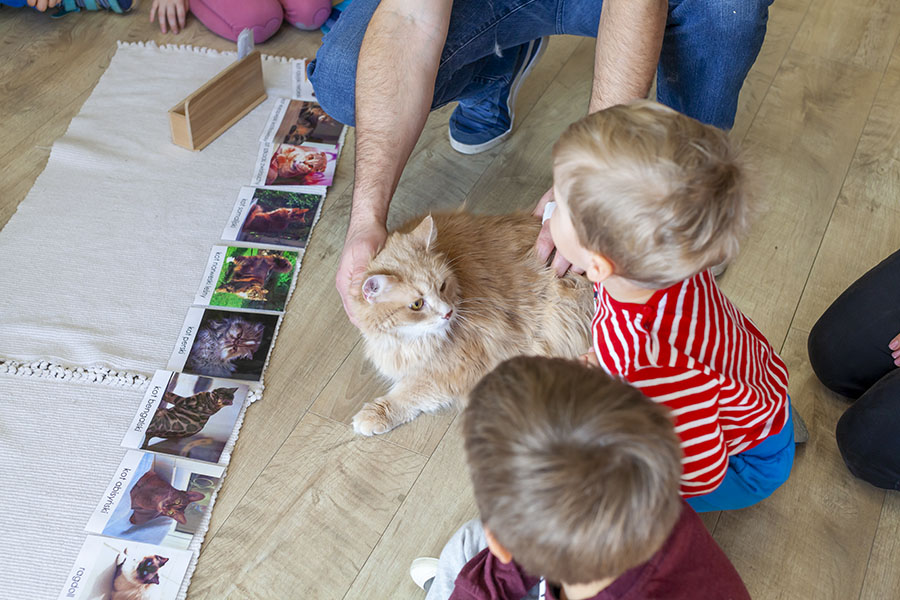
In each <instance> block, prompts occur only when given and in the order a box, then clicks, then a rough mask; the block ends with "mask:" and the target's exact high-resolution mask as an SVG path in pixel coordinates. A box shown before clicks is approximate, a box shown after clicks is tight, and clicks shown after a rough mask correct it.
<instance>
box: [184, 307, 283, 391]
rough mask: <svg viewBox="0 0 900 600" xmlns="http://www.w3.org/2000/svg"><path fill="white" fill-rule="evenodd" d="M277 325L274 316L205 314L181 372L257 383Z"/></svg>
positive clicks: (234, 313)
mask: <svg viewBox="0 0 900 600" xmlns="http://www.w3.org/2000/svg"><path fill="white" fill-rule="evenodd" d="M277 324H278V316H277V315H269V314H254V313H242V312H229V311H222V310H206V311H204V314H203V317H202V319H201V321H200V324H199V326H198V327H197V335H196V336H195V337H194V342H193V345H192V346H191V350H190V353H189V354H188V357H187V360H186V361H185V368H184V371H185V372H187V373H191V374H194V375H205V376H207V377H226V378H229V379H242V380H248V381H259V380H260V379H262V371H263V367H264V366H265V362H266V358H267V357H268V355H269V349H270V347H271V345H272V338H273V337H274V334H275V328H276V326H277Z"/></svg>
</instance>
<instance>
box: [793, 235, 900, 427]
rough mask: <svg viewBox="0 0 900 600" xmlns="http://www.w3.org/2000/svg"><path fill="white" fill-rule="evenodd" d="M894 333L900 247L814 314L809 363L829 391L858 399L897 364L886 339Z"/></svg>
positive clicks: (899, 315) (899, 329) (898, 327)
mask: <svg viewBox="0 0 900 600" xmlns="http://www.w3.org/2000/svg"><path fill="white" fill-rule="evenodd" d="M898 333H900V251H897V252H895V253H894V254H892V255H891V256H889V257H888V258H886V259H885V260H883V261H882V262H881V263H879V264H878V265H877V266H876V267H874V268H873V269H872V270H871V271H869V272H868V273H866V274H865V275H863V276H862V277H861V278H859V279H858V280H857V281H856V282H855V283H854V284H853V285H851V286H850V287H849V288H847V289H846V290H845V291H844V293H843V294H841V295H840V296H839V297H838V299H837V300H835V301H834V303H833V304H832V305H831V306H830V307H828V310H826V311H825V314H823V315H822V316H821V317H820V318H819V320H818V322H816V324H815V326H814V327H813V329H812V331H811V332H810V334H809V340H808V350H809V360H810V364H811V365H812V368H813V371H815V373H816V375H817V376H818V377H819V379H820V380H821V381H822V383H824V384H825V385H826V386H827V387H828V388H829V389H831V390H833V391H835V392H837V393H838V394H842V395H844V396H848V397H850V398H858V397H859V396H860V395H862V394H863V393H864V392H865V391H866V390H868V389H869V388H870V387H871V386H872V385H874V384H875V383H876V382H877V381H879V380H880V379H881V378H882V377H884V376H885V375H886V374H887V373H889V372H891V371H892V370H894V369H896V368H897V367H896V366H895V365H894V362H893V358H891V351H890V349H889V348H888V343H889V342H890V341H891V339H892V338H893V337H894V336H895V335H897V334H898ZM898 433H900V430H898Z"/></svg>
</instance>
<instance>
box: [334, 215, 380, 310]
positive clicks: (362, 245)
mask: <svg viewBox="0 0 900 600" xmlns="http://www.w3.org/2000/svg"><path fill="white" fill-rule="evenodd" d="M385 239H387V230H386V229H385V228H384V225H380V224H378V223H373V224H371V225H367V226H364V227H363V226H359V227H354V225H353V223H351V224H350V228H349V229H348V230H347V238H346V239H345V240H344V251H343V252H342V253H341V263H340V265H338V270H337V276H336V277H335V286H336V287H337V291H338V294H340V295H341V302H343V303H344V312H346V313H347V317H348V318H349V319H350V322H351V323H353V324H354V325H355V326H357V327H359V322H358V321H357V320H356V316H355V315H354V314H353V308H352V305H351V303H350V298H351V295H353V296H358V295H359V293H360V286H361V285H362V276H363V274H365V272H366V267H368V265H369V260H371V258H372V257H373V256H375V255H376V254H378V251H379V250H381V247H382V246H383V245H384V241H385Z"/></svg>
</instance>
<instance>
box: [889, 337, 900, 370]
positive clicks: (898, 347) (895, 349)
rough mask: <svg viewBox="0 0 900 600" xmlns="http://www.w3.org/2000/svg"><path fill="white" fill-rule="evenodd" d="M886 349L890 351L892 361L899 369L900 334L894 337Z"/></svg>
mask: <svg viewBox="0 0 900 600" xmlns="http://www.w3.org/2000/svg"><path fill="white" fill-rule="evenodd" d="M888 348H890V349H891V357H892V358H893V359H894V364H895V365H897V366H898V367H900V333H898V334H897V335H895V336H894V339H892V340H891V341H890V343H889V344H888Z"/></svg>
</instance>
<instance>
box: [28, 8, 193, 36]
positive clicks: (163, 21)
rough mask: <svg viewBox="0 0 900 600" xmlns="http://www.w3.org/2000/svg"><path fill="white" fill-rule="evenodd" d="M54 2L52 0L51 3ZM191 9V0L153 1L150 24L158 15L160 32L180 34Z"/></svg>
mask: <svg viewBox="0 0 900 600" xmlns="http://www.w3.org/2000/svg"><path fill="white" fill-rule="evenodd" d="M30 1H31V0H29V2H30ZM39 1H44V0H39ZM53 1H54V0H50V2H53ZM56 1H57V2H59V0H56ZM189 8H190V0H153V4H152V5H151V6H150V22H151V23H153V21H154V20H155V19H156V16H157V14H158V15H159V30H160V31H162V32H163V33H168V32H169V29H171V30H172V33H179V32H181V30H182V29H184V23H185V21H186V20H187V12H188V9H189Z"/></svg>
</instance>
